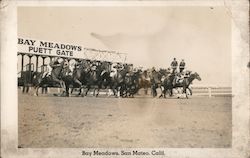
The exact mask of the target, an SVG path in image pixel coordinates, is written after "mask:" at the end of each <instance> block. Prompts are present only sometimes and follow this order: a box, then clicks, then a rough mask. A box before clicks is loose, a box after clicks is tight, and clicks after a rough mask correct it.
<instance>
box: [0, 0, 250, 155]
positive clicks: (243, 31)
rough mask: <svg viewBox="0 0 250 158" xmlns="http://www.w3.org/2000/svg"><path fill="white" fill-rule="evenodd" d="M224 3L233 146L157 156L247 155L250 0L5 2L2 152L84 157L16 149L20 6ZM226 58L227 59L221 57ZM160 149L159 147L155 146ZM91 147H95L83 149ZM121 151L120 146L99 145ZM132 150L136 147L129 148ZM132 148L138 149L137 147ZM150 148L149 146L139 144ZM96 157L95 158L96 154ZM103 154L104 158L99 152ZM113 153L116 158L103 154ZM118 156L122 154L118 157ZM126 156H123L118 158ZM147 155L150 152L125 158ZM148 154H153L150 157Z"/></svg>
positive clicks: (75, 151) (1, 8) (0, 9)
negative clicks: (228, 22)
mask: <svg viewBox="0 0 250 158" xmlns="http://www.w3.org/2000/svg"><path fill="white" fill-rule="evenodd" d="M163 5H164V6H211V7H213V6H224V7H226V8H227V10H228V14H229V15H230V16H231V18H232V68H231V69H232V93H233V98H232V131H233V133H232V147H231V148H161V149H162V150H164V151H165V156H155V157H159V158H160V157H171V158H175V157H178V158H184V157H197V158H200V157H203V158H206V157H207V158H212V157H218V158H222V157H227V158H229V157H232V158H234V157H235V158H236V157H239V158H248V157H249V156H250V144H249V128H250V126H249V112H250V109H249V99H250V98H249V77H250V75H249V68H248V67H247V63H248V62H249V23H248V22H249V15H248V14H249V10H248V9H249V4H248V1H247V0H238V1H235V0H218V1H209V0H199V1H198V0H197V1H195V0H191V1H179V0H176V1H174V0H172V1H122V2H121V1H74V2H71V1H70V2H69V1H1V2H0V17H1V34H0V35H1V45H0V46H1V86H0V87H1V93H0V94H1V156H2V157H3V158H7V157H15V158H27V157H53V158H54V157H60V158H61V157H65V158H66V157H67V158H70V157H81V158H82V157H85V156H82V155H81V151H82V150H83V149H82V148H22V149H19V148H17V145H18V96H17V73H16V72H17V65H16V63H17V54H16V52H17V47H15V46H16V45H17V44H16V42H17V7H19V6H44V7H45V6H77V7H79V6H101V7H102V6H104V7H105V6H163ZM221 60H223V59H221ZM157 149H159V148H157ZM84 150H86V151H88V150H89V151H93V149H91V148H87V149H84ZM97 150H102V151H106V150H108V151H118V152H119V151H120V150H121V149H119V148H108V149H107V148H100V149H97ZM128 150H132V149H128ZM133 150H134V149H133ZM140 150H143V151H151V150H152V149H151V148H141V149H140ZM92 157H95V156H92ZM96 157H102V156H96ZM105 157H114V156H105ZM117 157H118V156H117ZM120 157H124V156H120ZM125 157H146V156H133V155H132V156H125ZM148 157H153V156H152V155H150V156H148Z"/></svg>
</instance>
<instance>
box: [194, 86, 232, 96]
mask: <svg viewBox="0 0 250 158" xmlns="http://www.w3.org/2000/svg"><path fill="white" fill-rule="evenodd" d="M191 87H192V92H193V95H195V96H208V97H212V96H232V87H226V86H225V87H222V86H191Z"/></svg>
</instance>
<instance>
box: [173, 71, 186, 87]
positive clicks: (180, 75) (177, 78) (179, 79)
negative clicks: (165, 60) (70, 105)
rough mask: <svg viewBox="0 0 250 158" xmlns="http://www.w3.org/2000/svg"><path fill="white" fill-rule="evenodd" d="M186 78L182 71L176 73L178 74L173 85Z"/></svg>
mask: <svg viewBox="0 0 250 158" xmlns="http://www.w3.org/2000/svg"><path fill="white" fill-rule="evenodd" d="M183 79H184V76H183V74H182V73H181V72H178V73H176V76H175V78H174V80H173V86H175V85H176V84H178V83H180V81H182V80H183Z"/></svg>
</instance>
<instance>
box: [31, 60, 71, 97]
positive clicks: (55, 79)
mask: <svg viewBox="0 0 250 158" xmlns="http://www.w3.org/2000/svg"><path fill="white" fill-rule="evenodd" d="M67 71H68V67H67V66H66V64H65V60H63V61H62V62H61V63H60V64H59V66H57V67H55V68H54V69H53V70H52V71H51V75H50V76H46V77H44V78H43V73H42V72H41V73H39V72H38V73H37V74H35V75H34V79H35V81H34V82H35V86H34V88H35V95H36V96H38V90H39V88H40V87H43V86H44V85H52V86H53V85H55V84H59V85H60V87H61V88H63V89H64V91H63V93H62V96H63V95H64V94H65V95H66V96H69V84H70V83H71V78H70V77H69V76H68V75H67Z"/></svg>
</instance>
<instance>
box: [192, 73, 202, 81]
mask: <svg viewBox="0 0 250 158" xmlns="http://www.w3.org/2000/svg"><path fill="white" fill-rule="evenodd" d="M191 76H192V77H193V78H194V79H197V80H198V81H201V77H200V75H199V74H198V73H197V72H195V73H192V74H191V75H190V77H191Z"/></svg>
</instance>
